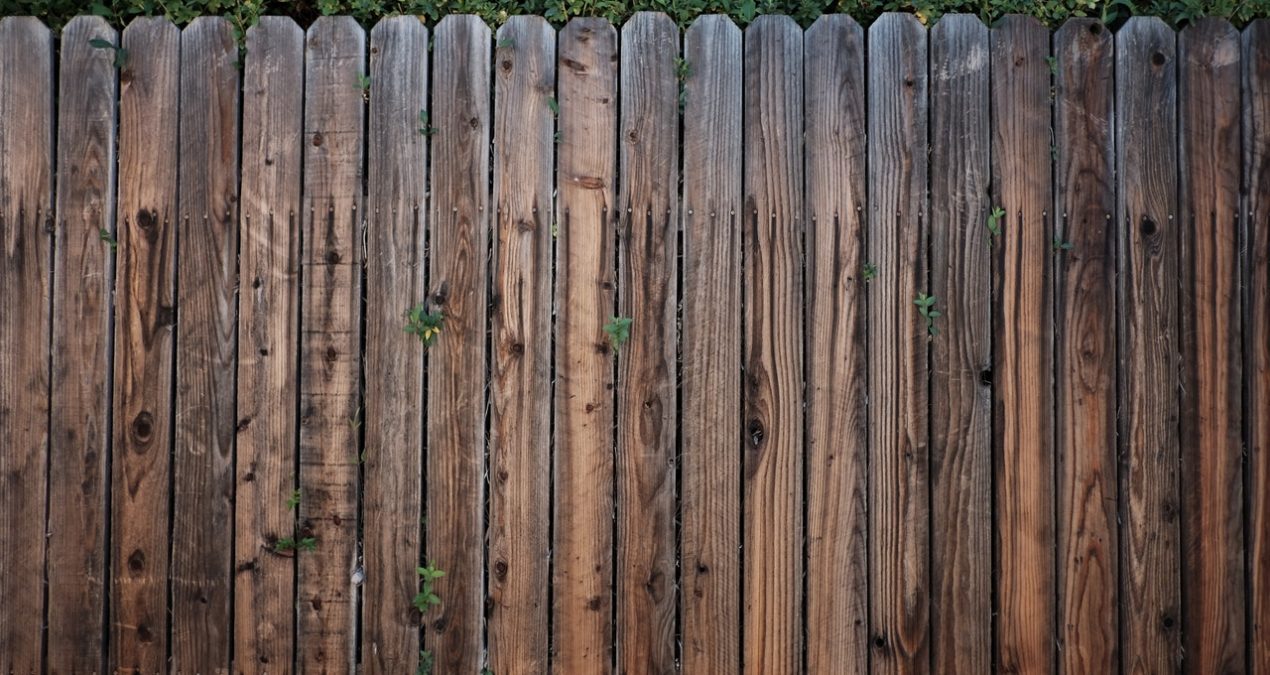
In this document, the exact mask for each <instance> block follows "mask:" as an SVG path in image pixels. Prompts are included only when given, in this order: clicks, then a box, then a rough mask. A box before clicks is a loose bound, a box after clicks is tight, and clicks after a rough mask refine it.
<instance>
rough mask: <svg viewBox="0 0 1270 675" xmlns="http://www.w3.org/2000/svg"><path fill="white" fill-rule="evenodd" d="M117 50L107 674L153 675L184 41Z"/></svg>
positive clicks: (134, 30)
mask: <svg viewBox="0 0 1270 675" xmlns="http://www.w3.org/2000/svg"><path fill="white" fill-rule="evenodd" d="M123 46H124V48H125V49H127V50H128V63H127V65H126V67H125V68H124V69H123V71H122V72H121V73H120V75H119V80H120V84H119V90H120V91H119V193H118V202H117V203H118V214H117V216H116V218H117V220H116V222H117V223H118V233H117V234H116V237H117V239H118V252H117V255H118V269H117V273H116V278H117V279H118V281H117V283H116V284H115V307H116V308H117V310H116V312H115V349H114V354H115V362H114V391H113V396H114V405H113V418H114V420H115V421H114V425H113V443H112V444H111V445H112V450H113V456H112V459H111V490H110V495H111V502H112V505H111V518H110V524H111V533H110V541H111V545H110V570H111V590H110V622H111V625H110V636H109V638H110V659H109V660H110V663H109V665H110V667H111V668H114V669H115V670H116V671H117V672H124V673H129V674H133V673H145V674H150V673H155V672H158V671H160V670H162V669H163V668H165V667H166V665H165V664H166V659H167V651H168V647H167V645H168V626H169V623H168V621H169V620H168V570H169V560H168V559H169V552H170V550H171V549H170V548H169V547H170V543H169V541H168V534H169V528H170V525H169V523H170V522H171V516H170V513H169V508H170V505H169V499H170V495H169V487H170V479H171V461H170V453H171V450H172V441H173V433H174V432H173V426H172V425H173V418H174V417H173V416H174V414H175V408H174V401H173V398H172V394H173V392H172V386H173V385H172V378H173V377H174V374H175V372H176V367H175V364H174V361H173V359H174V357H175V347H176V228H177V220H178V219H177V203H176V202H177V156H178V138H177V126H178V122H179V120H178V115H177V110H178V108H177V106H176V105H173V101H177V100H178V98H179V96H180V89H179V86H180V63H181V58H180V49H181V31H179V30H177V28H176V26H174V25H172V23H171V22H169V21H167V20H166V19H159V18H142V19H136V20H134V21H133V22H132V24H131V25H129V26H128V28H127V29H126V30H124V32H123Z"/></svg>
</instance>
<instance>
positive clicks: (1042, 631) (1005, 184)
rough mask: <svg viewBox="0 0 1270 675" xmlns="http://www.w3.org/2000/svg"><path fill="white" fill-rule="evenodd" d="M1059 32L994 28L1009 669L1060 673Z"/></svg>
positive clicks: (1000, 451) (999, 474)
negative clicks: (1055, 210)
mask: <svg viewBox="0 0 1270 675" xmlns="http://www.w3.org/2000/svg"><path fill="white" fill-rule="evenodd" d="M1049 37H1050V36H1049V31H1048V30H1046V28H1045V27H1044V26H1043V25H1041V23H1040V22H1039V21H1037V20H1036V19H1034V18H1032V17H1027V16H1022V15H1011V16H1008V17H1005V18H1004V19H1002V20H1001V21H1000V22H999V23H998V24H997V25H996V27H995V28H993V30H992V82H993V88H992V103H993V111H992V127H993V129H992V142H993V146H992V162H993V181H992V184H993V192H994V193H995V194H994V195H993V196H994V198H995V201H996V204H995V205H994V207H996V208H1000V209H1002V210H1003V211H1004V212H1005V214H1004V216H1003V217H1002V218H1001V220H1000V222H999V223H998V225H999V228H1000V235H999V236H998V235H995V234H992V233H989V236H990V237H991V240H992V245H993V247H994V253H995V256H996V269H997V271H998V274H997V283H996V285H995V286H996V287H995V288H994V294H995V295H996V302H995V305H996V307H995V308H994V314H995V319H996V328H995V355H996V362H995V366H996V368H995V369H996V373H997V376H996V377H995V378H993V382H994V384H995V386H994V389H993V393H994V396H995V399H994V401H995V403H994V407H995V409H996V411H997V413H998V415H997V416H996V419H997V420H998V422H997V423H996V424H995V425H994V426H995V436H996V439H995V440H996V448H997V451H996V467H995V475H996V508H997V512H996V517H997V532H998V533H999V534H998V540H997V551H998V564H999V574H998V577H997V596H998V602H999V608H998V618H997V627H998V631H997V652H998V654H997V659H998V663H999V666H1000V668H1002V669H1003V670H1005V671H1007V672H1023V673H1033V672H1035V673H1046V672H1052V671H1053V669H1054V602H1055V594H1054V460H1053V456H1054V452H1053V447H1054V434H1053V424H1054V421H1053V391H1052V390H1051V386H1052V385H1051V381H1050V375H1049V373H1050V372H1051V369H1052V367H1053V356H1052V349H1053V342H1052V340H1053V315H1052V313H1051V312H1052V307H1053V300H1052V295H1051V288H1050V263H1051V253H1052V252H1053V227H1052V223H1051V218H1050V208H1051V207H1052V206H1053V188H1052V183H1051V163H1052V161H1053V158H1052V156H1051V154H1050V153H1051V149H1050V138H1051V136H1050V125H1051V111H1050V101H1051V99H1050V86H1051V82H1050V66H1049V63H1048V61H1047V59H1048V57H1049V55H1050V50H1049Z"/></svg>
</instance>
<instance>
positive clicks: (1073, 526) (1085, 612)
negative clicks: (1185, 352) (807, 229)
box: [1052, 19, 1119, 673]
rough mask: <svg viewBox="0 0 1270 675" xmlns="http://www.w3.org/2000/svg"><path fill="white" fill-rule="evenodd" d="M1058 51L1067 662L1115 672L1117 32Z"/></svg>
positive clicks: (1062, 605) (1058, 330)
mask: <svg viewBox="0 0 1270 675" xmlns="http://www.w3.org/2000/svg"><path fill="white" fill-rule="evenodd" d="M1054 58H1055V59H1056V61H1055V63H1056V64H1057V66H1058V74H1057V77H1056V78H1055V80H1056V92H1055V96H1056V98H1055V104H1054V105H1055V110H1054V135H1055V144H1056V146H1057V148H1056V149H1057V156H1056V161H1057V169H1056V171H1057V173H1056V175H1055V188H1054V189H1055V196H1054V199H1055V201H1054V203H1055V208H1054V215H1055V224H1054V227H1055V232H1054V243H1055V244H1056V246H1055V247H1054V249H1055V250H1054V251H1053V253H1052V255H1053V256H1054V260H1055V263H1054V283H1055V285H1056V290H1055V302H1056V307H1055V312H1054V316H1055V321H1054V360H1055V368H1054V382H1055V393H1054V396H1055V425H1056V427H1057V428H1056V430H1055V431H1056V433H1055V444H1056V445H1055V448H1054V449H1055V452H1056V459H1057V462H1058V469H1057V472H1056V486H1055V490H1056V495H1057V497H1056V501H1055V504H1056V506H1057V510H1058V513H1057V525H1058V531H1057V535H1058V536H1057V540H1058V555H1057V561H1058V568H1057V570H1056V572H1057V579H1058V615H1057V616H1058V626H1059V628H1058V638H1059V644H1060V645H1061V646H1062V647H1061V649H1060V650H1059V670H1060V671H1061V672H1065V673H1109V672H1114V671H1115V670H1116V668H1117V667H1118V658H1119V657H1118V649H1119V647H1118V637H1117V631H1118V625H1119V624H1118V622H1117V621H1116V603H1117V592H1116V584H1117V578H1116V577H1117V569H1118V562H1117V561H1118V558H1119V556H1118V555H1117V547H1116V541H1117V530H1118V522H1117V518H1116V461H1117V458H1116V380H1115V373H1116V233H1115V229H1114V228H1113V227H1112V223H1113V220H1112V214H1113V213H1114V212H1115V208H1116V205H1115V200H1116V192H1115V175H1114V171H1115V168H1114V159H1113V157H1112V120H1113V115H1114V110H1113V106H1114V92H1113V85H1114V81H1113V79H1112V68H1113V65H1114V64H1113V58H1114V55H1113V51H1112V42H1111V32H1110V31H1108V30H1106V28H1105V27H1104V26H1103V25H1102V23H1101V22H1099V21H1096V20H1094V19H1073V20H1071V21H1068V22H1067V23H1065V24H1063V27H1062V28H1061V29H1059V31H1058V32H1057V33H1056V34H1055V35H1054Z"/></svg>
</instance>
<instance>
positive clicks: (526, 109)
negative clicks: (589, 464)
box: [486, 17, 556, 675]
mask: <svg viewBox="0 0 1270 675" xmlns="http://www.w3.org/2000/svg"><path fill="white" fill-rule="evenodd" d="M496 44H497V45H498V49H497V52H496V53H495V60H496V61H497V64H496V67H495V69H494V73H495V76H494V131H493V133H494V199H495V205H496V207H495V208H496V211H495V213H496V222H495V239H494V260H493V263H492V269H493V287H492V288H491V292H492V293H493V295H494V297H493V299H492V300H491V304H492V306H493V312H492V314H491V316H490V321H491V340H492V343H491V348H492V353H491V354H490V359H491V366H490V378H491V382H490V396H491V405H490V415H491V420H490V441H489V443H490V447H489V453H490V460H489V461H490V472H489V473H490V507H489V508H490V524H489V561H488V570H487V571H486V573H487V574H488V579H489V597H490V614H489V668H490V669H491V670H493V671H494V672H496V673H506V674H507V675H538V674H540V673H545V672H547V670H548V665H547V664H548V651H549V649H550V644H551V643H550V636H549V635H548V634H547V628H548V625H549V624H548V617H549V612H550V606H549V602H548V597H549V593H548V591H549V587H550V583H551V575H550V570H549V568H548V566H547V565H546V564H544V562H543V561H545V560H548V559H550V556H551V539H550V531H551V530H550V527H551V322H552V317H551V309H552V306H551V247H552V240H551V232H552V224H553V223H554V222H555V221H554V220H553V212H552V191H553V190H554V189H555V182H554V181H553V180H552V178H553V174H554V166H555V149H556V146H555V140H554V134H555V116H554V115H553V113H552V111H551V107H550V105H549V100H551V99H553V98H554V97H555V89H556V58H555V57H556V31H555V30H554V29H552V27H551V24H549V23H547V21H546V20H545V19H543V18H541V17H512V18H511V19H508V21H507V23H505V24H503V26H502V27H500V28H499V29H498V38H497V42H496Z"/></svg>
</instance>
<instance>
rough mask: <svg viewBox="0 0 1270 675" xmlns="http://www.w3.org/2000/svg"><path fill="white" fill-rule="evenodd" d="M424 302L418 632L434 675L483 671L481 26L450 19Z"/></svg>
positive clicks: (438, 63) (440, 33)
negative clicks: (423, 502) (426, 598)
mask: <svg viewBox="0 0 1270 675" xmlns="http://www.w3.org/2000/svg"><path fill="white" fill-rule="evenodd" d="M433 40H434V45H433V64H432V83H433V96H432V111H431V112H432V114H431V120H432V124H433V126H435V127H436V129H437V131H436V134H435V135H434V136H433V138H432V161H431V167H432V168H431V174H430V176H431V192H432V202H431V212H430V216H429V222H430V223H431V226H432V229H431V231H430V237H431V239H430V244H429V248H430V255H429V258H428V295H429V298H430V299H431V301H432V304H433V305H434V306H435V307H436V308H437V309H438V310H440V311H441V313H442V314H443V315H444V317H445V324H444V328H443V329H442V330H441V335H440V337H438V338H437V341H436V343H435V344H434V345H433V346H432V347H431V348H430V349H429V352H428V417H427V420H428V423H427V444H428V453H427V462H428V464H427V484H426V486H425V493H426V497H427V513H428V514H432V515H435V516H436V517H435V518H431V519H429V520H428V523H427V542H426V551H427V557H428V559H429V560H435V561H436V563H437V567H438V568H439V569H443V570H445V577H443V578H442V579H440V580H439V581H438V582H437V583H436V593H437V595H439V596H440V597H441V605H440V606H439V607H437V608H436V610H435V611H434V612H433V613H432V614H430V615H429V617H428V620H427V625H428V626H429V627H430V629H431V630H430V631H429V632H428V634H427V635H426V636H425V643H426V644H427V647H428V649H430V650H432V652H433V654H434V655H435V658H436V667H437V669H438V671H439V672H446V673H474V672H478V671H479V670H480V669H481V667H482V666H483V665H484V663H483V661H484V657H483V654H482V652H483V648H484V637H483V636H484V631H485V621H484V617H485V609H484V608H485V528H484V524H485V523H484V521H485V505H484V504H485V370H486V362H485V349H486V319H487V318H488V314H489V312H488V311H487V307H488V296H487V287H488V281H487V278H486V276H487V271H488V270H487V266H488V264H489V237H490V235H489V229H490V218H489V211H490V208H489V200H490V189H489V169H490V159H489V144H490V143H489V139H490V110H489V103H490V48H491V46H492V36H491V35H490V30H489V27H488V26H486V25H485V23H484V22H483V21H481V20H480V18H478V17H476V16H473V15H451V16H447V17H446V18H444V19H442V20H441V22H440V23H439V24H437V27H436V31H435V32H434V34H433Z"/></svg>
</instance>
